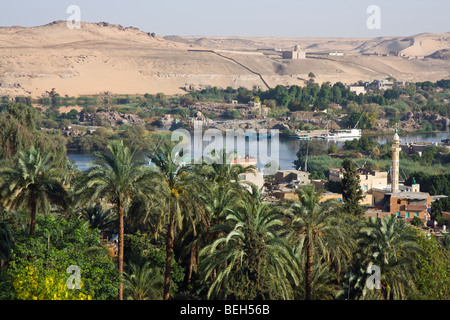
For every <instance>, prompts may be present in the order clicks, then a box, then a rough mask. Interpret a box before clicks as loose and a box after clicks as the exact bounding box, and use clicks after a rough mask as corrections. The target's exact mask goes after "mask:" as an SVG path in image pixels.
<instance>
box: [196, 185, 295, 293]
mask: <svg viewBox="0 0 450 320" xmlns="http://www.w3.org/2000/svg"><path fill="white" fill-rule="evenodd" d="M243 192H244V197H243V198H242V199H241V201H240V203H239V205H238V206H237V207H236V208H235V209H234V210H230V212H229V214H228V215H227V216H226V222H225V223H223V224H219V225H216V226H214V227H213V228H212V231H217V232H220V234H221V237H220V238H218V239H217V240H216V241H214V242H213V243H211V244H209V245H207V246H206V247H204V248H203V249H202V250H201V252H200V256H201V258H202V259H201V270H202V271H203V279H204V280H205V281H207V280H208V279H211V278H212V280H211V282H210V283H209V282H208V283H207V287H208V290H207V297H208V298H211V297H216V298H222V299H224V298H230V299H277V298H278V299H292V298H293V290H292V287H291V285H290V281H293V282H294V283H295V284H296V285H298V277H297V272H298V270H297V264H296V259H295V257H294V256H293V254H292V250H291V248H290V246H289V244H288V243H287V241H286V239H284V238H283V237H281V236H280V235H279V231H278V230H279V228H280V227H281V226H282V223H283V222H282V220H281V218H282V216H281V215H280V214H279V213H278V212H277V210H276V209H275V208H274V207H273V205H271V204H269V203H268V202H264V201H263V198H262V195H261V190H258V189H257V188H256V186H254V185H253V186H252V189H251V192H250V191H247V190H245V191H243Z"/></svg>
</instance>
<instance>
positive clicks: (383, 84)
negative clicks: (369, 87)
mask: <svg viewBox="0 0 450 320" xmlns="http://www.w3.org/2000/svg"><path fill="white" fill-rule="evenodd" d="M377 86H378V90H387V89H392V88H393V87H394V82H393V81H390V80H387V79H383V80H379V81H377Z"/></svg>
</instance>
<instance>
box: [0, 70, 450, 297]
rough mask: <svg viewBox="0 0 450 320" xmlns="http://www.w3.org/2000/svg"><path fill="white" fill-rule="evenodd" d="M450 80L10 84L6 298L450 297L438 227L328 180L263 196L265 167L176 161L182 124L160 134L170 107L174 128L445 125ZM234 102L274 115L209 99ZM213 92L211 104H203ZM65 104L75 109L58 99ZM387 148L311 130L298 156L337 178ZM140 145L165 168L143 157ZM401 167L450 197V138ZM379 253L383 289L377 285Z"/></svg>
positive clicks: (4, 141) (382, 160)
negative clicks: (82, 154) (428, 229)
mask: <svg viewBox="0 0 450 320" xmlns="http://www.w3.org/2000/svg"><path fill="white" fill-rule="evenodd" d="M449 90H450V80H441V81H438V82H435V83H432V82H424V83H415V84H408V85H406V86H400V85H394V86H393V88H392V89H387V90H382V91H380V90H378V89H377V88H376V87H374V88H370V89H369V90H368V91H367V93H366V94H361V95H355V94H353V93H352V92H351V91H350V90H349V89H348V88H347V87H346V86H344V85H343V84H335V85H331V84H327V83H325V84H322V85H319V84H317V83H315V82H314V75H313V74H311V75H310V79H309V80H308V82H307V83H306V85H305V86H304V87H299V86H291V87H284V86H277V87H276V88H273V89H268V90H266V91H262V90H249V89H245V88H238V89H233V88H231V87H229V88H226V89H219V88H215V87H214V88H207V89H204V90H201V91H193V92H189V93H187V94H186V95H183V96H166V95H164V94H162V93H161V94H157V95H150V94H146V95H143V96H111V95H99V96H95V97H83V98H82V97H79V98H73V97H61V96H59V94H58V93H57V92H56V91H55V90H51V91H49V92H48V96H47V97H42V98H39V99H38V101H36V100H34V99H31V98H30V97H2V100H1V103H0V111H1V112H0V151H1V152H0V299H2V300H16V299H20V300H45V299H51V300H52V299H77V300H78V299H79V300H115V299H119V300H122V299H130V300H144V299H149V300H153V299H155V300H162V299H164V300H169V299H179V300H183V299H184V300H185V299H193V300H219V299H220V300H228V299H229V300H262V299H264V300H303V299H305V300H310V299H317V300H336V299H337V300H343V299H355V300H357V299H358V300H359V299H375V300H378V299H379V300H406V299H423V300H430V299H431V300H439V299H442V300H449V299H450V275H449V273H448V272H449V270H448V265H447V264H448V259H449V254H450V251H449V250H450V249H449V248H450V238H449V237H448V235H446V236H442V237H441V238H440V239H437V238H435V237H431V236H430V237H429V236H427V235H426V234H425V233H424V231H423V230H422V229H420V228H415V227H413V226H412V225H411V224H409V223H408V222H406V220H405V219H397V218H396V217H394V216H390V217H385V218H370V219H368V218H367V217H364V216H363V215H362V212H363V209H364V208H363V207H360V206H359V205H358V197H359V195H357V194H356V193H355V195H354V196H353V195H351V192H347V193H346V194H348V196H346V198H344V199H343V200H344V201H343V202H344V203H346V204H356V205H353V206H349V205H346V206H343V205H342V204H341V203H336V202H333V201H327V202H321V201H320V199H321V195H322V192H323V191H321V190H316V189H315V187H314V185H312V184H311V185H307V186H304V187H302V188H298V190H296V191H295V192H296V194H297V195H298V200H292V201H291V200H282V201H273V202H272V201H267V199H266V198H265V194H264V193H263V190H262V189H260V190H258V189H257V187H256V186H254V185H251V184H250V185H248V188H246V187H245V185H244V184H243V183H241V182H242V181H241V177H242V176H243V175H246V174H250V173H252V172H254V171H255V170H256V168H254V167H252V166H248V167H244V166H241V165H233V166H230V165H228V164H227V162H226V161H223V163H222V164H206V163H203V164H200V165H186V166H181V165H177V164H175V162H174V161H172V156H173V155H172V154H171V150H172V148H173V145H171V144H170V141H169V140H170V134H171V132H170V131H156V129H157V128H158V127H159V126H160V121H161V118H162V117H164V116H167V115H170V117H166V118H170V119H172V120H173V121H171V122H170V129H173V128H177V127H181V128H186V129H189V128H190V124H189V121H190V119H191V118H192V117H194V116H195V117H199V116H202V117H206V118H208V119H222V118H223V119H228V120H237V119H244V120H246V121H249V122H252V121H254V122H256V121H257V120H258V119H261V118H262V120H267V121H268V120H271V119H272V120H275V121H278V124H282V126H281V127H280V128H281V129H282V130H283V132H285V133H286V132H295V130H303V129H306V130H307V129H314V128H315V127H318V126H322V125H323V124H324V123H327V122H328V123H330V124H331V123H333V127H334V128H336V127H337V126H339V127H341V128H342V127H354V126H356V125H358V127H360V128H362V129H363V130H364V129H371V130H378V129H377V128H378V127H377V125H378V124H381V125H382V127H383V128H385V129H386V130H391V129H393V128H394V127H395V126H396V125H398V126H399V130H402V126H403V125H405V126H406V127H405V128H403V129H404V130H414V129H415V128H416V127H415V125H417V124H420V126H422V127H423V129H425V130H427V131H430V132H431V131H436V130H443V129H444V127H445V125H446V122H445V121H443V120H445V119H448V117H449V116H450V104H449V103H448V100H446V99H449V98H450V91H449ZM82 99H84V100H83V101H84V102H83V103H81V101H82ZM232 100H237V101H238V106H239V105H241V106H248V105H249V103H250V104H251V105H252V106H255V104H256V105H257V106H259V104H261V107H262V106H264V107H265V108H266V109H264V110H265V111H267V114H266V115H262V114H260V113H257V112H256V110H253V111H254V113H252V112H253V111H250V113H249V112H248V111H249V109H248V108H247V109H245V108H246V107H245V108H244V107H242V109H240V111H239V108H238V107H234V106H232V108H229V110H228V109H227V110H219V111H220V112H218V113H217V114H214V113H209V112H208V111H207V110H209V111H211V112H212V111H214V110H216V109H215V108H213V110H211V109H208V108H209V107H211V105H212V106H216V104H215V103H219V104H224V105H233V104H232V103H228V101H232ZM70 101H71V102H70ZM36 102H37V103H36ZM69 102H70V103H69ZM71 104H72V105H73V106H75V105H78V106H80V105H81V106H82V107H81V109H79V110H76V109H73V110H72V109H70V105H71ZM202 105H204V106H205V107H208V108H205V109H202V110H203V111H200V110H199V108H200V107H201V106H202ZM63 106H66V107H67V106H69V109H70V110H69V109H67V108H66V109H64V110H65V111H67V112H60V111H59V109H60V108H61V107H63ZM337 106H339V107H337ZM333 108H334V109H333ZM218 109H220V108H218ZM243 109H245V110H246V111H245V112H244V111H242V110H243ZM260 110H263V109H260ZM325 110H327V112H326V113H325V112H323V111H325ZM328 110H330V111H328ZM199 112H200V114H199ZM305 114H306V115H308V117H309V118H308V119H305V118H303V119H302V118H301V115H305ZM264 117H265V118H264ZM174 119H178V121H175V120H174ZM202 119H205V118H202ZM322 127H323V126H322ZM283 128H284V129H283ZM379 131H380V133H381V131H382V130H381V129H380V130H379ZM390 147H391V146H390V143H385V144H379V143H377V142H376V141H374V140H373V139H370V137H368V136H366V135H363V136H362V137H361V138H360V139H358V140H356V139H355V140H351V141H346V142H345V143H344V145H343V147H342V148H340V149H338V148H337V147H336V146H335V145H332V146H329V147H328V149H325V147H324V146H323V144H320V143H317V141H310V142H307V141H302V142H301V143H300V147H299V150H298V154H297V155H298V159H297V161H296V163H295V164H296V166H297V167H298V168H301V167H302V166H303V165H304V163H305V160H306V159H305V155H306V154H308V172H309V174H310V179H327V174H328V171H329V168H330V167H334V166H335V167H341V166H342V165H343V164H344V163H345V164H346V165H348V167H349V168H350V167H352V166H353V162H356V163H357V164H358V166H359V165H361V166H362V165H364V166H365V168H372V169H381V170H386V169H387V167H388V165H390V162H391V151H390ZM71 148H75V149H76V150H84V151H89V152H92V154H93V155H96V156H97V158H98V159H97V160H96V161H95V163H94V166H93V167H92V168H90V169H89V170H87V171H85V172H81V171H80V170H78V169H77V168H76V167H75V166H74V164H73V163H72V162H70V161H68V158H67V150H69V149H71ZM138 151H143V152H145V153H147V155H148V156H149V157H150V158H151V159H152V162H153V163H154V164H155V166H154V167H151V166H149V165H148V163H147V162H143V161H138V160H136V158H135V155H136V152H138ZM221 156H222V157H223V159H225V157H226V156H227V154H226V153H225V152H224V153H223V154H222V155H221ZM350 159H352V160H354V161H351V160H350ZM400 167H401V168H403V169H404V170H402V171H401V172H400V175H401V176H402V179H403V180H404V182H405V184H411V183H412V181H417V183H419V184H420V185H421V190H423V191H425V192H429V193H430V195H446V196H450V153H449V151H448V149H447V148H445V147H442V146H429V147H427V148H426V149H425V150H424V151H423V152H422V154H421V155H420V156H419V155H417V154H406V153H404V152H400ZM353 169H355V168H353ZM354 171H355V172H356V169H355V170H354ZM348 172H349V179H346V180H348V181H351V182H346V183H345V185H344V184H341V185H339V186H337V185H336V184H334V185H330V184H327V185H326V187H327V188H328V189H327V191H333V190H335V189H336V188H348V190H356V191H357V190H360V187H359V181H357V180H358V179H359V178H358V179H356V178H355V177H356V176H357V175H354V176H350V172H351V170H350V169H349V170H348ZM352 172H353V171H352ZM348 190H347V191H348ZM448 199H449V198H445V199H439V200H437V201H435V202H433V205H432V208H431V216H432V217H433V219H436V221H439V224H440V225H443V224H447V225H448V221H447V220H446V219H445V218H443V216H442V215H441V213H442V212H444V211H450V201H449V200H448ZM73 265H75V266H77V267H79V268H80V270H81V274H82V277H81V281H80V283H79V285H80V287H79V290H69V289H68V288H67V286H65V285H64V284H65V283H67V280H68V277H69V276H70V275H69V274H68V273H67V268H68V266H73ZM374 265H375V266H377V267H379V268H380V272H381V275H382V276H381V279H380V282H381V283H380V285H381V287H380V289H379V290H378V289H377V290H368V289H367V288H366V287H365V283H366V281H367V280H368V278H369V276H370V274H368V273H367V268H368V267H371V266H374ZM436 275H439V276H436Z"/></svg>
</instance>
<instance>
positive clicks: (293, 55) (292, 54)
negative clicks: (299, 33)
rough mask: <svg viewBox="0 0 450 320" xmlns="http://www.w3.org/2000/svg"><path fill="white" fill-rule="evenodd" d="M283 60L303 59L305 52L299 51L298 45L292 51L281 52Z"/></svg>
mask: <svg viewBox="0 0 450 320" xmlns="http://www.w3.org/2000/svg"><path fill="white" fill-rule="evenodd" d="M282 56H283V59H291V60H292V59H305V58H306V52H305V51H304V50H301V49H300V46H299V45H296V46H295V47H294V50H289V51H283V52H282Z"/></svg>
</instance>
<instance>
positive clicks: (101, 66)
mask: <svg viewBox="0 0 450 320" xmlns="http://www.w3.org/2000/svg"><path fill="white" fill-rule="evenodd" d="M297 44H298V45H300V47H301V48H302V49H303V50H306V59H299V60H288V59H281V50H291V49H292V48H293V47H294V46H295V45H297ZM449 50H450V33H445V34H419V35H414V36H410V37H382V38H374V39H360V38H357V39H350V38H349V39H347V38H308V39H293V38H272V37H260V38H244V37H194V36H191V37H181V36H176V35H174V36H165V37H161V36H158V35H155V34H153V33H147V32H144V31H141V30H139V29H137V28H133V27H123V26H120V25H114V24H109V23H106V22H100V23H82V24H81V29H69V28H67V24H66V22H65V21H55V22H52V23H49V24H47V25H43V26H37V27H20V26H13V27H1V28H0V95H10V96H16V95H31V96H34V97H37V96H41V95H42V94H44V93H45V92H46V91H49V90H50V89H51V88H55V90H56V91H57V92H58V93H60V94H61V95H70V96H78V95H85V94H99V93H103V92H111V93H115V94H143V93H158V92H164V93H166V94H176V93H183V92H186V89H189V88H191V89H192V88H195V89H199V88H203V87H205V86H208V85H211V86H218V87H223V88H225V87H227V86H232V87H235V88H237V87H239V86H244V87H248V88H253V87H260V88H263V89H264V88H266V87H273V86H276V85H277V84H284V85H292V84H298V85H303V84H304V81H305V80H306V79H307V78H308V73H309V72H313V73H314V74H315V75H316V81H317V82H319V83H320V82H323V81H330V82H332V83H334V82H337V81H341V82H344V83H348V84H350V83H354V82H356V81H359V80H367V81H371V80H374V79H382V78H385V77H388V76H392V77H394V78H396V79H397V80H404V81H425V80H430V81H436V80H440V79H443V78H450V60H449ZM330 52H342V53H343V55H342V56H331V55H328V53H330Z"/></svg>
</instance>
